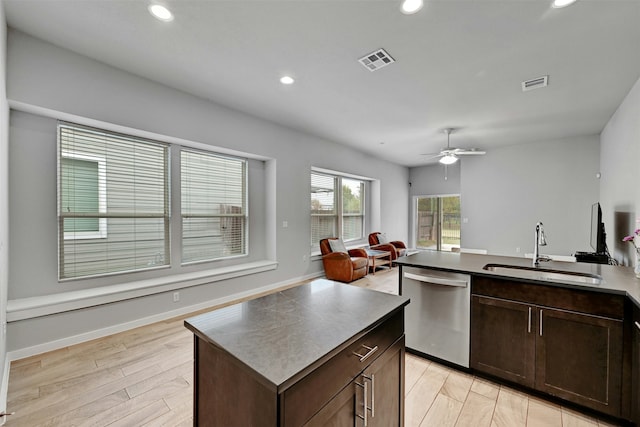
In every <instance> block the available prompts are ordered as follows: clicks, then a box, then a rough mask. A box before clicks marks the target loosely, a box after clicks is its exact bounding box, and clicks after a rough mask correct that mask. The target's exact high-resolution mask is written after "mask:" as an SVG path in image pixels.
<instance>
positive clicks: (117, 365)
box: [6, 268, 611, 427]
mask: <svg viewBox="0 0 640 427" xmlns="http://www.w3.org/2000/svg"><path fill="white" fill-rule="evenodd" d="M397 283H398V276H397V268H394V269H392V270H390V271H384V270H380V271H378V272H377V273H376V274H375V275H368V276H367V277H365V278H363V279H360V280H358V281H357V282H354V283H353V284H354V285H356V286H362V287H366V288H372V289H376V290H380V291H383V292H389V293H397V288H398V286H397ZM190 316H191V315H189V316H184V317H180V318H176V319H171V320H168V321H165V322H159V323H155V324H152V325H148V326H144V327H140V328H136V329H132V330H130V331H126V332H122V333H119V334H116V335H112V336H109V337H105V338H101V339H98V340H93V341H90V342H87V343H83V344H78V345H75V346H71V347H67V348H63V349H60V350H56V351H52V352H49V353H45V354H41V355H37V356H33V357H29V358H26V359H22V360H18V361H14V362H13V363H12V364H11V372H10V376H9V392H8V403H7V410H8V411H9V412H15V415H12V416H10V417H8V421H7V423H6V425H7V426H10V427H13V426H29V427H32V426H33V427H35V426H48V427H52V426H65V427H67V426H191V425H192V423H193V420H192V404H193V397H192V393H193V341H192V340H193V335H192V334H191V332H189V331H188V330H187V329H186V328H184V326H183V324H182V321H183V320H184V318H187V317H190ZM405 393H406V417H405V419H406V423H405V424H406V426H408V427H413V426H437V427H441V426H495V427H501V426H508V427H514V426H527V427H535V426H564V427H573V426H576V427H579V426H609V425H611V424H607V423H604V422H602V421H599V420H597V419H595V418H592V417H589V416H586V415H583V414H580V413H578V412H575V411H572V410H569V409H567V408H564V407H561V406H558V405H555V404H551V403H548V402H546V401H543V400H540V399H538V398H535V397H532V396H528V395H526V394H523V393H520V392H518V391H515V390H512V389H510V388H508V387H504V386H499V385H496V384H493V383H490V382H488V381H486V380H482V379H480V378H475V377H473V376H471V375H468V374H465V373H461V372H458V371H456V370H452V369H449V368H447V367H444V366H441V365H439V364H437V363H433V362H430V361H428V360H425V359H422V358H419V357H416V356H413V355H409V354H408V355H407V358H406V387H405Z"/></svg>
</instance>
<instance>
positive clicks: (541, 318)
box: [540, 310, 542, 336]
mask: <svg viewBox="0 0 640 427" xmlns="http://www.w3.org/2000/svg"><path fill="white" fill-rule="evenodd" d="M540 336H542V310H540Z"/></svg>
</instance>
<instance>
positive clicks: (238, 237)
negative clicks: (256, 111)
mask: <svg viewBox="0 0 640 427" xmlns="http://www.w3.org/2000/svg"><path fill="white" fill-rule="evenodd" d="M180 176H181V197H182V200H181V206H182V262H183V264H184V263H192V262H200V261H210V260H214V259H220V258H226V257H232V256H238V255H245V254H246V253H247V249H246V248H247V245H246V240H247V194H246V193H247V190H246V189H247V185H246V179H247V178H246V177H247V162H246V160H244V159H238V158H233V157H224V156H220V155H216V154H213V153H208V152H203V151H195V150H187V149H183V150H181V153H180Z"/></svg>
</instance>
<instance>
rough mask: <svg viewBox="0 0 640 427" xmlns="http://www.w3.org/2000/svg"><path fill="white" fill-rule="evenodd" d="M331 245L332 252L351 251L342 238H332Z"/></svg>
mask: <svg viewBox="0 0 640 427" xmlns="http://www.w3.org/2000/svg"><path fill="white" fill-rule="evenodd" d="M329 247H330V248H331V252H344V253H345V254H346V253H349V251H347V247H346V246H345V245H344V242H343V241H342V240H341V239H331V240H329Z"/></svg>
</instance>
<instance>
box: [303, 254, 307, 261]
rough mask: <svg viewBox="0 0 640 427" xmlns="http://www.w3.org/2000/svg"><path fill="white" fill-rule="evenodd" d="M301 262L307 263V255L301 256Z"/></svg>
mask: <svg viewBox="0 0 640 427" xmlns="http://www.w3.org/2000/svg"><path fill="white" fill-rule="evenodd" d="M302 261H305V262H306V261H307V255H306V254H304V255H302Z"/></svg>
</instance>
